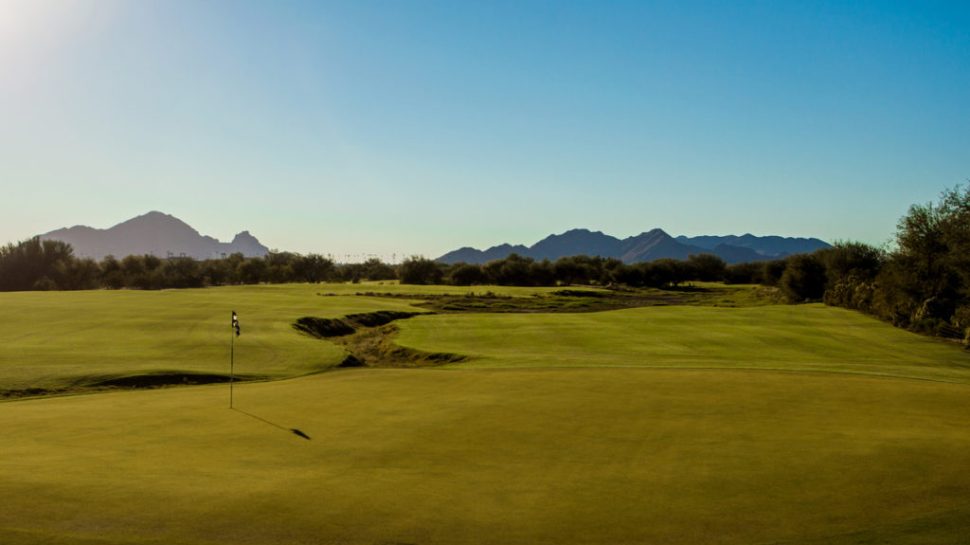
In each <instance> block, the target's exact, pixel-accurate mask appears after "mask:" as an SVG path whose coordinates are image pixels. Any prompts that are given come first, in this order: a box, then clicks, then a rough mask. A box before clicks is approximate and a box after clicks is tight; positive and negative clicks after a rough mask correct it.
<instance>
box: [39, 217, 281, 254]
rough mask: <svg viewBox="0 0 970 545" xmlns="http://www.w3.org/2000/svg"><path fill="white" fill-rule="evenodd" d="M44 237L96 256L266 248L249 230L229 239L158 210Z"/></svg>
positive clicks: (262, 250) (264, 250) (244, 251)
mask: <svg viewBox="0 0 970 545" xmlns="http://www.w3.org/2000/svg"><path fill="white" fill-rule="evenodd" d="M40 238H42V239H47V240H62V241H64V242H67V243H68V244H70V245H71V246H72V247H73V248H74V255H77V256H80V257H91V258H94V259H97V260H100V259H103V258H104V257H105V256H108V255H113V256H115V257H117V258H119V259H120V258H122V257H125V256H127V255H144V254H151V255H155V256H158V257H178V256H186V257H193V258H195V259H209V258H214V257H221V256H222V255H223V254H225V255H228V254H232V253H235V252H239V253H241V254H243V255H244V256H246V257H261V256H264V255H266V254H267V253H268V252H269V248H267V247H266V246H263V245H262V244H261V243H260V242H259V240H257V239H256V237H254V236H253V235H251V234H249V231H243V232H241V233H239V234H237V235H236V236H235V237H234V238H233V239H232V242H220V241H219V240H217V239H215V238H212V237H209V236H204V235H201V234H199V232H198V231H196V230H195V229H193V228H192V227H190V226H189V225H188V224H187V223H185V222H184V221H182V220H180V219H178V218H176V217H175V216H171V215H168V214H163V213H161V212H149V213H147V214H145V215H142V216H138V217H136V218H132V219H130V220H128V221H125V222H122V223H119V224H118V225H115V226H114V227H111V228H109V229H95V228H92V227H87V226H83V225H77V226H74V227H70V228H65V229H57V230H55V231H51V232H49V233H44V234H43V235H40Z"/></svg>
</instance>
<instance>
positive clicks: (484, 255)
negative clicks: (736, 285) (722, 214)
mask: <svg viewBox="0 0 970 545" xmlns="http://www.w3.org/2000/svg"><path fill="white" fill-rule="evenodd" d="M40 237H41V238H42V239H48V240H62V241H64V242H67V243H68V244H70V245H71V246H72V247H73V248H74V254H75V255H77V256H79V257H91V258H94V259H98V260H100V259H103V258H104V257H105V256H108V255H113V256H115V257H117V258H122V257H125V256H127V255H143V254H151V255H155V256H158V257H178V256H187V257H192V258H195V259H210V258H215V257H221V256H223V255H228V254H232V253H236V252H238V253H241V254H243V255H244V256H246V257H262V256H264V255H266V254H267V253H269V248H267V247H266V246H264V245H262V244H261V243H260V242H259V240H258V239H256V237H254V236H253V235H251V234H250V233H249V231H242V232H240V233H239V234H237V235H236V236H235V237H234V238H233V240H232V242H220V241H219V240H217V239H215V238H213V237H210V236H205V235H202V234H200V233H199V232H198V231H196V230H195V229H194V228H192V227H191V226H189V225H188V224H187V223H185V222H184V221H182V220H180V219H178V218H176V217H174V216H171V215H169V214H164V213H162V212H149V213H147V214H144V215H142V216H138V217H135V218H132V219H130V220H127V221H125V222H122V223H119V224H118V225H115V226H114V227H111V228H108V229H95V228H92V227H87V226H83V225H78V226H74V227H70V228H64V229H57V230H55V231H51V232H49V233H44V234H43V235H40ZM827 247H829V244H828V243H826V242H824V241H822V240H819V239H817V238H790V237H778V236H755V235H751V234H746V235H742V236H736V235H727V236H709V235H705V236H697V237H685V236H679V237H676V238H674V237H672V236H670V235H668V234H667V233H666V232H664V231H663V230H662V229H653V230H650V231H646V232H644V233H640V234H639V235H636V236H632V237H628V238H625V239H619V238H616V237H613V236H610V235H606V234H604V233H602V232H600V231H590V230H588V229H572V230H569V231H566V232H565V233H561V234H558V235H549V236H547V237H546V238H544V239H542V240H540V241H539V242H536V243H535V244H533V245H532V246H524V245H521V244H518V245H511V244H500V245H498V246H493V247H491V248H488V249H487V250H477V249H475V248H469V247H465V248H460V249H458V250H454V251H452V252H448V253H446V254H445V255H443V256H441V257H439V258H438V259H437V261H439V262H442V263H448V264H451V263H459V262H465V263H487V262H489V261H492V260H495V259H503V258H505V257H508V256H509V255H511V254H513V253H515V254H519V255H522V256H526V257H531V258H534V259H540V260H541V259H549V260H553V261H554V260H556V259H559V258H561V257H568V256H573V255H590V256H600V257H612V258H616V259H619V260H621V261H623V262H624V263H637V262H642V261H654V260H657V259H663V258H672V259H687V258H688V257H689V256H691V255H695V254H703V253H708V254H714V255H716V256H718V257H720V258H721V259H723V260H724V261H726V262H727V263H743V262H749V261H765V260H770V259H778V258H782V257H785V256H787V255H792V254H797V253H809V252H814V251H815V250H818V249H820V248H827Z"/></svg>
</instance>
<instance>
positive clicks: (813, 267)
mask: <svg viewBox="0 0 970 545" xmlns="http://www.w3.org/2000/svg"><path fill="white" fill-rule="evenodd" d="M787 261H788V264H787V265H786V266H785V272H784V273H783V274H782V275H781V282H780V284H781V290H782V292H783V293H784V294H785V296H786V297H787V298H788V300H789V301H791V302H792V303H801V302H803V301H818V300H821V299H822V295H824V293H825V281H826V278H825V265H824V264H823V263H822V260H821V259H820V258H819V257H818V256H816V255H814V254H799V255H794V256H791V257H789V258H788V260H787Z"/></svg>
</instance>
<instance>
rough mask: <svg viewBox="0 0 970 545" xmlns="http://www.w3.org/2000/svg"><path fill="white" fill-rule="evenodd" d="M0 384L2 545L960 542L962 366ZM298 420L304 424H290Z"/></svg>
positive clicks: (964, 530)
mask: <svg viewBox="0 0 970 545" xmlns="http://www.w3.org/2000/svg"><path fill="white" fill-rule="evenodd" d="M236 394H237V396H236V400H237V406H238V407H240V408H241V409H242V410H243V411H246V413H248V414H246V413H242V412H238V411H232V410H229V409H227V408H226V407H225V401H226V389H225V386H202V387H197V388H183V389H177V390H157V391H142V392H124V393H110V394H100V395H91V396H77V397H70V398H55V399H46V400H36V401H22V402H16V403H5V404H0V429H3V430H4V444H3V456H0V497H3V498H4V509H2V510H0V542H2V543H4V544H5V545H21V544H24V545H26V544H34V543H56V544H60V545H78V544H85V545H87V544H95V543H96V544H104V543H168V544H200V545H201V544H217V543H225V544H230V543H231V544H238V543H246V544H273V543H292V544H311V543H312V544H321V543H323V544H331V543H340V544H384V543H395V544H397V543H413V544H502V545H508V544H528V545H541V544H557V545H558V544H561V543H571V544H573V543H575V544H594V543H595V544H599V543H604V544H605V543H609V544H613V543H651V544H654V543H658V544H664V543H667V544H671V543H677V544H697V543H704V544H714V545H718V544H724V545H727V544H737V545H751V544H768V543H785V544H790V545H792V544H805V545H808V544H812V545H817V544H822V543H825V544H835V545H839V544H845V545H848V544H858V543H940V544H943V543H946V544H953V543H962V542H965V539H966V536H967V535H968V529H970V507H968V504H967V501H966V499H967V497H970V472H968V471H967V470H966V469H967V467H970V433H968V432H967V430H968V429H970V395H967V394H968V389H967V386H964V385H953V384H944V383H935V382H927V381H909V380H896V379H885V378H877V377H862V376H850V375H818V374H814V375H813V374H808V375H804V374H779V373H773V372H764V371H730V370H693V371H691V370H655V369H532V370H522V369H489V370H467V371H461V372H449V371H441V370H382V369H369V370H353V371H342V372H338V373H328V374H325V375H315V376H311V377H304V378H299V379H294V380H287V381H279V382H271V383H252V384H246V385H242V386H238V387H237V390H236ZM288 428H299V429H300V430H302V431H303V432H305V433H306V434H307V435H308V436H310V437H311V438H312V439H311V440H309V441H307V440H304V439H301V438H299V437H296V436H294V435H293V434H292V433H289V432H288V431H287V430H288Z"/></svg>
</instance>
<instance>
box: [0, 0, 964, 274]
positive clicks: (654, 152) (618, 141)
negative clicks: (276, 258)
mask: <svg viewBox="0 0 970 545" xmlns="http://www.w3.org/2000/svg"><path fill="white" fill-rule="evenodd" d="M968 29H970V3H968V2H953V3H943V2H930V1H913V2H889V1H886V2H860V1H851V2H850V1H839V2H794V1H792V2H786V1H782V2H778V1H764V2H743V1H739V2H723V1H716V2H691V1H683V0H681V1H671V2H651V1H638V2H619V1H617V2H609V1H589V2H569V1H555V2H527V1H521V0H515V1H509V2H499V1H447V2H446V1H442V2H409V1H397V0H394V1H392V0H386V1H381V2H366V1H359V0H355V1H346V2H294V1H289V2H287V1H251V2H247V1H242V0H232V1H202V0H191V1H179V0H158V1H152V0H126V1H116V0H73V1H72V0H57V1H55V0H50V1H46V0H0V189H2V192H0V243H3V242H8V241H16V240H22V239H24V238H27V237H29V236H32V235H34V234H38V233H41V232H46V231H48V230H52V229H55V228H59V227H64V226H71V225H75V224H85V225H91V226H94V227H100V228H106V227H110V226H111V225H114V224H116V223H118V222H120V221H123V220H125V219H128V218H130V217H133V216H135V215H139V214H143V213H145V212H148V211H150V210H160V211H163V212H167V213H170V214H173V215H175V216H178V217H179V218H181V219H183V220H185V221H186V222H187V223H189V224H190V225H192V226H194V227H196V228H197V229H199V230H200V231H201V232H202V233H203V234H207V235H211V236H215V237H217V238H220V239H223V240H227V239H229V238H231V237H232V235H233V234H235V233H236V232H237V231H241V230H243V229H248V230H250V231H251V232H252V233H253V234H255V235H256V236H257V237H259V238H260V239H261V240H262V241H263V243H264V244H266V245H267V246H270V247H272V248H278V249H285V250H293V251H299V252H321V253H333V254H336V255H343V254H347V253H355V254H359V253H374V254H382V255H390V254H391V253H397V254H398V255H401V254H412V253H414V254H424V255H427V256H430V257H436V256H437V255H440V254H442V253H444V252H445V251H448V250H451V249H454V248H456V247H459V246H463V245H472V246H477V247H487V246H490V245H493V244H498V243H501V242H512V243H532V242H535V241H536V240H538V239H540V238H542V237H543V236H545V235H547V234H550V233H553V232H557V233H558V232H562V231H564V230H566V229H569V228H573V227H586V228H590V229H594V230H602V231H604V232H606V233H608V234H612V235H615V236H620V237H625V236H630V235H634V234H637V233H640V232H641V231H646V230H649V229H651V228H653V227H661V228H663V229H665V230H666V231H668V232H669V233H671V234H673V235H678V234H686V235H697V234H730V233H734V234H742V233H745V232H752V233H755V234H779V235H789V236H817V237H820V238H823V239H826V240H830V241H831V240H836V239H841V240H861V241H865V242H870V243H876V244H881V243H883V242H886V241H887V240H889V239H890V238H891V236H892V234H893V232H894V230H895V224H896V221H897V220H898V219H899V217H900V216H902V215H903V214H904V213H905V212H906V209H907V208H908V207H909V205H910V204H913V203H923V202H928V201H932V200H935V199H936V197H937V196H938V195H939V193H940V192H941V191H942V190H943V189H945V188H948V187H953V186H955V185H957V184H961V183H964V182H965V181H966V180H967V179H968V178H970V30H968Z"/></svg>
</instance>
